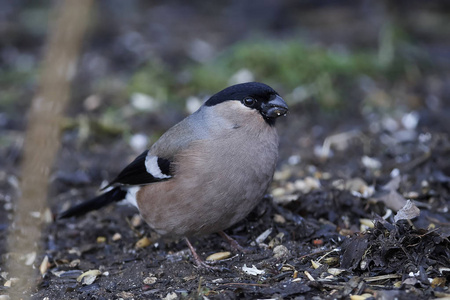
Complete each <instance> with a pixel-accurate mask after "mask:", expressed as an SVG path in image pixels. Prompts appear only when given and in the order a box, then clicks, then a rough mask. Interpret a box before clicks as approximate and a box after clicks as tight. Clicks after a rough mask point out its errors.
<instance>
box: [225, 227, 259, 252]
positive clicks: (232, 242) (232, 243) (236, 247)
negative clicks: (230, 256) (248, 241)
mask: <svg viewBox="0 0 450 300" xmlns="http://www.w3.org/2000/svg"><path fill="white" fill-rule="evenodd" d="M219 234H220V236H221V237H223V239H224V240H226V241H227V242H228V243H230V246H231V248H233V250H235V251H239V252H241V253H251V252H252V251H251V250H250V249H248V248H245V247H242V246H241V245H239V243H238V242H237V241H236V240H235V239H233V238H232V237H231V236H229V235H228V234H226V233H225V232H223V231H219Z"/></svg>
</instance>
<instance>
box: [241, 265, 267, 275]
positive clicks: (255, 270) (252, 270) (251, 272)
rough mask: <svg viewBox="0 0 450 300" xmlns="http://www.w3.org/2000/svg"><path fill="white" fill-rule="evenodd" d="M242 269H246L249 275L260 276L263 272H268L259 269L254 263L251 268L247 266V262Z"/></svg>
mask: <svg viewBox="0 0 450 300" xmlns="http://www.w3.org/2000/svg"><path fill="white" fill-rule="evenodd" d="M242 271H244V272H245V273H246V274H248V275H253V276H258V275H261V274H264V273H266V272H265V271H264V270H259V269H258V268H257V267H255V265H253V266H252V267H251V268H249V267H247V265H246V264H244V266H243V267H242Z"/></svg>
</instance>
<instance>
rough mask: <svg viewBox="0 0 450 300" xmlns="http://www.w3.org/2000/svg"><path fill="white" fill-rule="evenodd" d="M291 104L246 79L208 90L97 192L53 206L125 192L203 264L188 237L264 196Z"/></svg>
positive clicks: (213, 228) (85, 207) (223, 225)
mask: <svg viewBox="0 0 450 300" xmlns="http://www.w3.org/2000/svg"><path fill="white" fill-rule="evenodd" d="M288 110H289V108H288V105H287V104H286V102H285V101H284V100H283V98H282V97H281V96H280V95H279V94H278V93H277V92H276V91H275V90H274V89H273V88H271V87H270V86H268V85H266V84H264V83H259V82H247V83H241V84H236V85H232V86H229V87H227V88H225V89H223V90H222V91H220V92H218V93H216V94H214V95H213V96H211V97H210V98H209V99H208V100H207V101H206V102H205V103H204V104H203V105H202V106H201V107H200V108H199V109H198V110H197V111H195V112H194V113H192V114H191V115H189V116H187V117H186V118H185V119H183V120H182V121H180V122H179V123H177V124H176V125H174V126H173V127H172V128H170V129H169V130H167V131H166V132H165V133H164V134H163V135H162V136H161V137H160V138H159V139H158V140H157V141H156V142H155V143H154V144H153V145H152V146H151V147H150V148H149V149H148V150H146V151H144V152H143V153H142V154H140V155H139V156H137V157H136V159H135V160H134V161H132V162H131V163H130V164H129V165H127V166H126V167H125V168H124V169H123V170H122V171H121V172H120V173H119V174H118V175H117V177H115V179H114V180H112V181H111V182H110V183H109V184H108V185H107V186H105V187H104V188H103V189H102V191H103V194H100V195H99V196H97V197H95V198H93V199H91V200H88V201H85V202H82V203H81V204H78V205H76V206H74V207H72V208H69V209H68V210H66V211H64V212H62V213H60V214H59V218H60V219H62V218H69V217H72V216H80V215H83V214H85V213H87V212H89V211H92V210H97V209H100V208H101V207H103V206H106V205H108V204H111V203H114V202H118V201H122V200H127V201H128V202H130V203H131V204H133V205H134V206H136V207H137V208H138V210H139V212H140V215H141V217H142V218H143V220H144V221H145V222H146V223H147V224H148V225H149V226H150V227H151V228H152V229H153V230H154V231H156V232H157V233H158V234H159V235H161V236H164V237H170V238H172V239H177V238H184V240H185V241H186V243H187V245H188V247H189V249H190V251H191V253H192V257H193V259H194V262H195V264H196V266H197V267H200V268H203V267H205V268H209V267H210V266H209V265H207V264H206V263H205V262H204V261H203V260H202V259H201V258H200V256H199V255H198V254H197V253H196V252H195V249H194V247H193V246H192V244H191V243H190V241H189V238H191V237H195V236H203V235H208V234H212V233H219V234H220V235H221V236H222V237H224V238H225V239H227V240H228V241H229V242H230V243H231V244H232V246H235V247H237V248H239V249H241V248H240V246H239V244H238V243H237V242H236V241H235V240H234V239H232V238H231V237H229V236H228V235H227V234H225V233H224V232H223V230H225V229H227V228H229V227H230V226H232V225H234V224H236V223H237V222H239V221H240V220H242V219H244V218H245V217H246V216H247V214H249V213H250V212H251V211H252V210H253V209H254V208H255V207H256V206H257V205H258V203H259V202H260V200H262V198H263V196H264V195H265V193H266V190H267V189H268V187H269V184H270V183H271V181H272V177H273V174H274V172H275V168H276V164H277V160H278V134H277V130H276V128H275V121H276V119H277V118H279V117H280V116H285V115H286V114H287V112H288Z"/></svg>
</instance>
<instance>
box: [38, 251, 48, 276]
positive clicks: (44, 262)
mask: <svg viewBox="0 0 450 300" xmlns="http://www.w3.org/2000/svg"><path fill="white" fill-rule="evenodd" d="M48 267H49V263H48V256H47V255H46V256H45V257H44V259H43V260H42V262H41V265H40V266H39V271H40V272H41V275H44V274H45V273H47V270H48Z"/></svg>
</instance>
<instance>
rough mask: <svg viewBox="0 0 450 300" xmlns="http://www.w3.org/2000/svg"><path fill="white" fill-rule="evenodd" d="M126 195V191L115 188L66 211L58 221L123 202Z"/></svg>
mask: <svg viewBox="0 0 450 300" xmlns="http://www.w3.org/2000/svg"><path fill="white" fill-rule="evenodd" d="M126 194H127V191H126V190H124V189H122V188H120V187H115V188H113V189H112V190H110V191H108V192H106V193H104V194H101V195H100V196H97V197H95V198H93V199H90V200H87V201H85V202H83V203H81V204H78V205H76V206H74V207H71V208H69V209H68V210H66V211H63V212H62V213H60V214H59V215H58V219H64V218H70V217H73V216H81V215H84V214H85V213H87V212H90V211H92V210H97V209H99V208H101V207H103V206H106V205H108V204H111V203H113V202H118V201H121V200H123V199H125V196H126Z"/></svg>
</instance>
